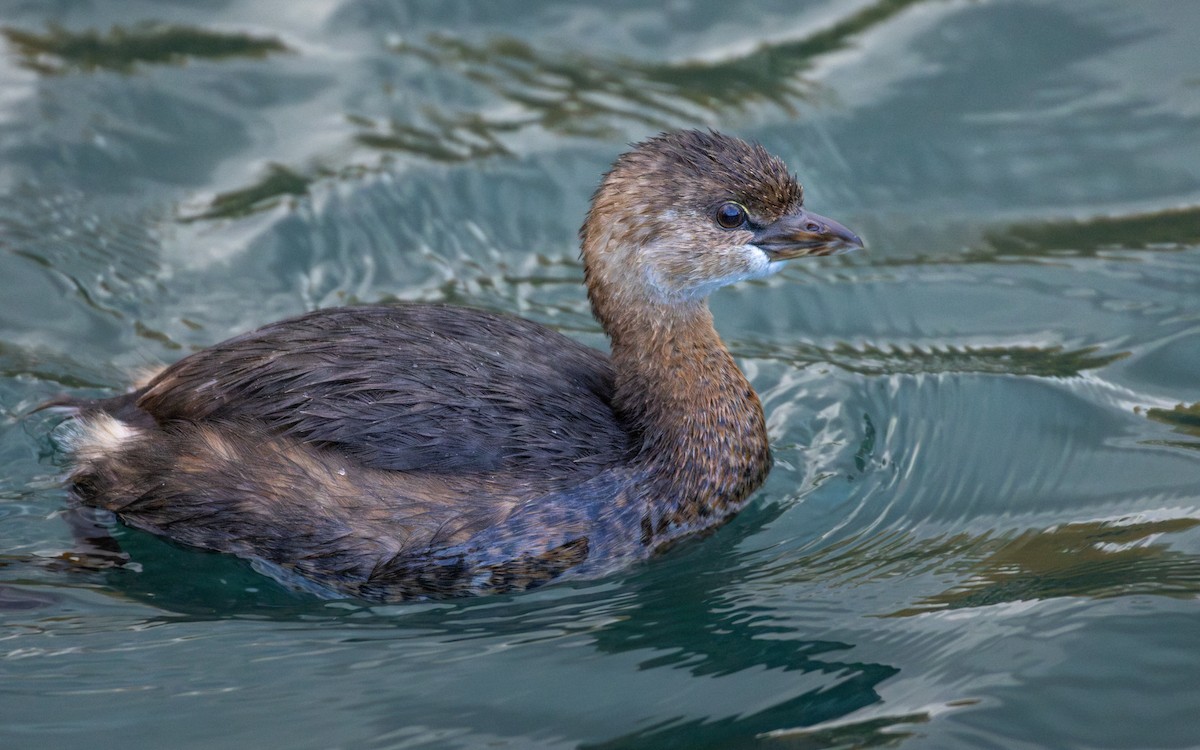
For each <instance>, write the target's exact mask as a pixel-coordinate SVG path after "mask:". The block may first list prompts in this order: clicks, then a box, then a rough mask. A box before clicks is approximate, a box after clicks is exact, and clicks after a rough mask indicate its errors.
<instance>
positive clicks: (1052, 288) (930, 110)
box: [0, 0, 1200, 748]
mask: <svg viewBox="0 0 1200 750" xmlns="http://www.w3.org/2000/svg"><path fill="white" fill-rule="evenodd" d="M1197 28H1200V4H1197V3H1195V2H1193V1H1192V0H1176V1H1175V2H1169V1H1167V0H1155V1H1154V2H1141V3H1131V2H1125V1H1124V0H1112V1H1111V2H1092V1H1087V2H1085V1H1082V0H1059V1H1058V2H1049V1H1040V2H1034V1H1033V0H1028V1H1020V0H1011V1H1005V0H994V1H990V2H989V1H982V0H978V1H977V0H925V1H924V2H921V1H919V0H909V1H908V2H904V1H902V0H861V1H859V2H832V1H828V0H827V1H826V2H817V1H813V0H809V1H807V2H795V1H792V2H766V3H729V2H725V3H712V2H707V3H706V2H687V1H686V0H682V1H680V2H671V3H666V4H664V6H663V7H662V8H658V9H656V8H654V7H652V6H651V5H647V4H646V3H632V2H631V3H607V4H605V5H604V7H603V9H600V8H595V7H591V6H589V5H587V4H582V3H577V4H569V3H561V2H560V3H549V2H547V3H533V2H529V1H528V0H525V1H524V2H487V3H484V2H479V3H467V2H432V1H430V2H410V3H399V2H396V3H388V2H383V1H382V0H359V1H355V0H327V1H324V2H321V1H318V0H298V1H297V2H289V3H256V2H249V1H247V0H242V1H241V2H239V1H237V0H232V1H228V2H227V1H222V0H208V1H206V2H191V3H183V2H163V1H159V2H138V1H136V0H135V1H133V2H130V1H129V0H100V1H93V2H83V1H82V0H59V1H58V2H32V1H26V2H20V1H16V0H4V1H3V2H0V35H2V36H0V300H2V304H0V460H2V461H3V466H4V470H3V472H0V555H2V557H0V747H5V748H62V747H118V746H120V747H132V748H159V747H177V748H212V747H290V748H415V747H420V748H427V747H428V748H485V747H486V748H496V747H508V748H570V747H579V746H587V747H611V748H672V747H680V748H703V747H714V748H724V747H732V748H739V747H765V748H835V747H836V748H851V747H882V746H887V747H905V748H908V747H912V748H917V747H920V748H925V747H946V748H959V747H989V748H1023V747H1028V748H1038V747H1049V748H1067V747H1072V748H1082V747H1090V748H1151V747H1153V748H1182V747H1200V407H1197V406H1195V404H1197V402H1200V54H1198V53H1197V51H1196V33H1197V32H1196V29H1197ZM682 126H712V127H716V128H719V129H721V130H725V131H728V132H731V133H734V134H737V135H740V136H743V137H746V138H753V139H758V140H760V141H762V142H763V143H764V144H765V145H767V146H768V147H769V148H770V149H771V150H772V151H774V152H776V153H778V154H780V155H781V156H783V157H784V158H785V160H786V161H787V162H788V163H789V164H790V165H791V166H792V167H793V168H794V169H795V170H796V171H797V172H798V173H799V175H800V177H801V180H802V182H804V183H805V185H806V188H807V191H806V193H807V198H808V204H809V205H810V206H811V207H812V208H813V209H814V210H816V211H819V212H821V213H825V214H827V215H830V216H834V217H836V218H838V219H840V220H842V221H844V222H845V223H846V224H848V225H849V226H851V227H853V228H855V229H856V230H858V231H859V232H861V233H862V234H863V235H864V236H865V237H866V239H867V242H868V245H869V252H867V253H861V254H858V255H857V256H853V257H846V258H835V259H828V260H820V261H812V262H797V263H796V264H795V266H794V267H793V268H791V269H790V270H789V271H787V272H785V273H784V274H783V275H782V276H780V277H776V278H773V279H771V280H770V281H769V282H766V283H758V284H743V285H741V286H738V287H735V288H732V289H728V290H724V291H721V292H720V293H718V294H717V295H716V297H715V298H714V300H713V307H714V310H715V313H716V316H717V319H718V326H719V328H720V329H721V331H722V333H723V334H724V336H725V338H726V340H727V342H728V343H729V345H730V347H731V349H732V350H733V351H734V353H735V355H736V356H737V357H738V359H739V361H740V362H741V364H742V365H743V367H744V369H745V370H746V372H747V373H748V375H749V376H750V377H751V379H752V380H753V382H754V385H755V386H756V388H757V389H758V390H759V392H760V393H761V394H762V395H763V399H764V402H765V404H766V406H767V409H768V412H769V414H770V428H771V436H772V440H773V443H774V447H775V453H776V457H777V465H776V466H775V469H774V471H773V473H772V475H771V477H770V480H769V481H768V484H767V485H766V487H765V488H764V489H763V490H762V491H760V492H759V493H758V494H757V496H756V498H755V500H754V501H753V503H752V505H751V506H750V508H749V509H748V510H747V511H746V512H745V513H744V514H743V515H742V516H740V517H739V518H738V519H737V520H736V521H735V522H733V523H732V524H731V525H729V526H727V527H725V528H724V529H722V530H721V531H719V532H718V533H716V534H714V535H711V536H709V537H707V538H705V539H702V540H695V541H693V542H689V543H688V544H685V545H682V546H681V547H679V548H677V549H675V550H673V551H672V552H670V553H669V554H667V555H666V556H664V557H661V558H659V559H657V560H654V561H652V562H651V563H649V564H646V565H643V566H641V567H638V568H636V569H633V570H629V571H627V572H625V573H623V574H621V575H617V576H614V577H612V578H609V579H605V580H602V581H598V582H594V583H589V584H579V585H570V586H565V585H564V586H557V587H553V586H552V587H548V588H546V589H542V590H539V591H536V592H533V593H530V594H526V595H520V596H512V597H503V598H492V599H481V600H476V601H469V602H452V603H437V604H417V605H411V606H394V607H365V606H362V605H360V604H357V603H354V602H328V601H322V600H319V599H316V598H312V597H309V596H306V595H303V594H298V593H293V592H290V591H287V590H284V589H283V588H281V587H280V586H278V585H277V584H275V583H273V582H271V581H270V580H269V579H266V578H263V577H260V576H258V575H257V574H255V573H254V572H253V571H251V570H249V569H248V568H247V567H246V566H244V565H243V564H241V563H240V562H237V561H234V560H229V559H226V558H222V557H219V556H215V555H208V554H203V553H199V552H195V551H189V550H185V549H180V548H176V547H173V546H171V545H169V544H166V543H164V542H161V541H159V540H157V539H154V538H152V537H149V536H146V535H144V534H141V533H137V532H132V531H129V530H124V529H118V530H117V531H116V532H115V534H116V536H117V537H118V539H119V540H120V542H121V544H122V545H123V547H124V548H125V550H126V551H127V552H128V553H129V554H130V555H131V556H132V559H133V561H134V562H133V563H132V564H130V565H129V566H127V567H126V568H125V569H120V570H110V571H108V572H87V571H84V570H73V569H71V566H69V565H64V564H61V563H60V562H58V561H57V560H56V558H57V556H59V555H60V554H62V553H63V552H64V551H65V550H67V549H69V548H70V547H71V535H70V532H69V529H68V528H67V526H66V524H65V522H64V520H63V519H62V518H61V517H60V516H59V511H61V509H62V508H63V507H64V503H65V498H66V495H65V492H64V490H63V488H62V487H61V485H60V483H59V478H60V475H61V473H62V470H63V460H62V457H61V456H60V455H58V454H57V453H56V452H55V449H54V445H53V443H52V441H51V440H50V437H49V431H50V429H51V428H52V427H53V425H54V422H55V420H54V418H53V417H51V416H49V415H44V414H38V415H35V416H33V417H29V418H22V416H21V415H22V414H23V413H24V412H26V411H27V410H28V409H30V408H31V407H33V406H34V405H36V404H38V403H39V402H41V401H43V400H45V399H47V398H51V397H53V396H56V395H58V394H61V393H64V392H65V393H72V394H79V395H82V394H103V393H113V392H117V391H119V390H120V389H121V388H122V387H123V386H124V384H125V383H127V382H128V381H129V379H130V377H131V375H132V373H134V372H135V371H137V370H138V369H140V368H145V367H148V366H153V365H155V364H159V363H163V362H167V361H171V360H173V359H175V358H178V357H179V356H181V355H182V354H184V353H185V352H188V351H190V350H192V349H195V348H200V347H203V346H205V345H207V344H211V343H214V342H216V341H219V340H221V339H223V338H225V337H227V336H229V335H232V334H234V333H236V332H240V331H242V330H245V329H248V328H251V327H253V326H255V325H258V324H262V323H265V322H268V321H271V320H273V319H277V318H279V317H283V316H285V315H289V314H292V313H297V312H300V311H302V310H306V309H311V308H314V307H321V306H328V305H334V304H340V303H345V302H350V301H379V300H387V299H395V298H401V299H422V300H449V301H454V302H462V303H470V304H474V305H481V306H485V307H489V308H495V309H501V310H508V311H515V312H519V313H520V314H522V315H525V316H527V317H530V318H534V319H536V320H539V321H542V322H546V323H549V324H551V325H553V326H555V327H557V328H559V329H561V330H563V331H566V332H568V333H569V334H571V335H573V336H576V337H578V338H580V339H581V340H584V341H586V342H588V343H592V344H594V345H597V346H603V345H604V341H603V337H602V336H601V334H600V332H599V329H598V327H597V326H596V324H595V323H594V322H593V321H592V319H591V317H590V315H589V313H588V309H587V305H586V303H585V301H584V297H583V293H582V288H581V287H580V284H579V281H580V278H581V269H580V266H579V264H578V262H577V259H576V256H577V248H576V241H575V232H576V229H577V227H578V225H579V223H580V222H581V220H582V216H583V212H584V210H585V208H586V206H587V200H588V197H589V195H590V193H591V190H592V189H593V187H594V186H595V183H596V181H597V179H598V176H599V174H600V173H601V172H602V171H603V170H604V169H605V168H606V167H607V165H608V164H609V163H610V162H611V160H612V159H613V158H614V157H615V156H616V154H618V153H619V152H620V151H621V150H623V148H624V147H625V144H626V143H628V142H629V141H632V140H637V139H640V138H643V137H645V136H647V135H649V134H652V133H654V132H657V131H658V130H660V129H663V128H668V127H682Z"/></svg>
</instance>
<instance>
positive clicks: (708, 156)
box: [70, 130, 862, 601]
mask: <svg viewBox="0 0 1200 750" xmlns="http://www.w3.org/2000/svg"><path fill="white" fill-rule="evenodd" d="M580 238H581V240H582V258H583V264H584V278H585V283H586V285H587V292H588V298H589V299H590V301H591V306H592V311H593V313H594V314H595V316H596V318H597V319H598V320H599V322H600V324H601V325H602V326H603V328H604V330H605V332H606V333H607V334H608V337H609V339H610V342H611V351H612V354H611V356H605V355H604V354H603V353H601V352H599V351H596V350H593V349H591V348H588V347H585V346H583V345H581V344H579V343H577V342H575V341H572V340H571V339H569V338H567V337H565V336H563V335H561V334H559V333H556V332H555V331H552V330H550V329H548V328H546V327H544V326H541V325H538V324H536V323H532V322H530V321H527V320H522V319H519V318H515V317H510V316H508V315H502V314H498V313H493V312H486V311H483V310H476V309H471V308H464V307H454V306H447V305H437V304H397V305H386V306H383V305H381V306H364V307H346V308H335V309H328V310H318V311H315V312H310V313H308V314H305V315H301V316H299V317H295V318H291V319H289V320H284V321H281V322H278V323H274V324H272V325H268V326H266V327H264V328H260V329H258V330H257V331H253V332H251V333H247V334H244V335H242V336H238V337H236V338H233V339H230V340H229V341H226V342H224V343H222V344H217V345H216V346H213V347H211V348H209V349H205V350H203V351H200V352H196V353H194V354H191V355H189V356H187V357H185V358H184V359H182V360H180V361H179V362H176V363H175V364H174V365H171V366H170V367H168V368H166V369H165V370H164V371H162V372H161V373H160V374H158V375H157V376H156V377H154V378H153V379H152V380H150V381H149V382H148V383H147V384H146V385H144V386H143V387H140V388H137V389H136V390H134V391H132V392H130V393H127V394H125V395H121V396H116V397H113V398H107V399H99V400H94V401H75V402H73V403H71V404H70V405H71V406H72V408H73V409H74V410H75V412H76V415H75V418H76V420H77V427H76V429H75V430H74V438H73V439H72V441H71V445H70V447H71V450H72V451H73V454H74V455H73V460H74V466H73V471H72V474H71V482H72V485H73V492H74V494H75V495H76V496H77V497H78V498H79V500H80V501H81V502H83V503H84V504H86V505H92V506H96V507H100V508H106V509H108V510H110V511H113V512H115V513H116V514H117V515H118V517H119V518H120V519H122V520H123V521H124V522H125V523H126V524H128V525H130V526H133V527H136V528H139V529H144V530H146V531H149V532H152V533H154V534H160V535H162V536H164V537H166V538H168V539H172V540H174V541H176V542H180V543H182V544H185V545H191V546H194V547H199V548H202V549H207V550H215V551H219V552H226V553H231V554H234V555H238V556H240V557H243V558H248V559H250V560H252V561H256V562H257V563H259V564H260V566H259V567H265V568H266V569H268V570H269V571H271V572H272V573H273V574H276V577H279V578H281V579H283V580H287V579H289V578H296V577H297V576H298V577H299V580H303V581H305V585H311V584H316V587H317V588H319V589H321V590H323V591H324V590H327V591H329V592H330V593H332V594H334V595H344V596H353V597H359V598H363V599H367V600H374V601H397V600H403V599H412V598H426V597H442V596H460V595H468V594H483V593H494V592H502V591H515V590H522V589H528V588H531V587H534V586H537V585H540V584H542V583H545V582H547V581H549V580H551V579H558V578H567V577H595V576H599V575H603V574H605V573H608V572H611V571H613V570H614V569H616V568H618V567H620V566H622V565H625V564H628V563H630V562H632V561H635V560H639V559H642V558H645V557H647V556H649V555H651V554H652V553H653V552H655V551H656V550H659V549H662V548H663V547H664V546H666V545H668V544H669V543H671V542H673V541H674V540H677V539H679V538H680V537H682V536H684V535H687V534H690V533H693V532H696V531H699V530H702V529H708V528H711V527H714V526H717V525H719V524H721V523H722V522H724V521H726V520H728V519H729V518H730V517H731V516H732V515H733V514H734V513H736V512H737V511H738V510H739V509H740V508H741V507H742V506H743V505H744V503H745V502H746V499H747V497H748V496H749V494H750V493H751V492H752V491H753V490H755V489H756V488H757V487H758V486H759V485H761V484H762V482H763V480H764V479H765V478H766V475H767V472H768V470H769V468H770V463H771V454H770V449H769V446H768V442H767V431H766V422H765V419H764V417H763V410H762V405H761V404H760V402H759V399H758V396H757V395H756V394H755V393H754V391H753V389H752V388H751V387H750V383H749V382H748V381H747V380H746V378H745V376H744V375H743V374H742V372H741V371H740V370H739V369H738V367H737V365H736V364H735V363H734V361H733V358H732V357H731V356H730V354H729V352H728V350H726V348H725V346H724V345H723V344H722V342H721V339H720V338H719V337H718V335H717V332H716V330H715V329H714V328H713V320H712V315H711V313H710V312H709V309H708V303H707V297H708V295H709V293H710V292H712V291H713V290H715V289H717V288H719V287H721V286H724V285H726V284H731V283H733V282H736V281H740V280H742V279H753V278H759V277H763V276H767V275H769V274H771V273H773V272H775V271H776V270H778V269H779V267H780V265H781V264H782V262H783V261H785V260H787V259H790V258H798V257H801V256H808V255H830V254H833V253H837V252H842V251H846V250H851V249H854V248H859V247H862V242H861V240H859V238H858V237H857V236H855V235H854V234H853V233H852V232H850V231H849V230H848V229H846V228H845V227H843V226H842V225H841V224H838V223H837V222H835V221H832V220H830V219H826V218H824V217H821V216H818V215H816V214H813V213H810V212H809V211H807V210H806V209H805V208H803V195H802V190H801V187H800V186H799V184H798V183H797V182H796V179H795V178H794V177H793V176H792V175H791V174H790V173H789V172H788V170H787V168H786V167H785V166H784V164H783V163H782V162H781V161H780V160H779V159H778V158H776V157H774V156H772V155H770V154H768V153H767V151H766V150H764V149H763V148H762V147H761V146H759V145H750V144H747V143H745V142H743V141H741V140H738V139H736V138H732V137H729V136H725V135H721V134H719V133H715V132H700V131H694V130H689V131H682V132H674V133H664V134H661V135H659V136H657V137H654V138H651V139H649V140H647V141H645V142H642V143H639V144H636V145H635V146H634V147H633V149H632V150H631V151H629V152H628V153H625V154H624V155H622V156H621V157H619V158H618V159H617V161H616V163H615V164H614V165H613V167H612V169H611V170H610V171H609V172H608V173H607V174H606V175H605V176H604V178H603V179H602V181H601V183H600V186H599V188H598V189H597V190H596V192H595V195H594V196H593V198H592V205H591V209H590V210H589V211H588V214H587V219H586V221H585V222H584V224H583V228H582V229H581V230H580ZM263 563H265V565H262V564H263Z"/></svg>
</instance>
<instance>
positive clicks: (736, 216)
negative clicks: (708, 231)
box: [717, 202, 746, 229]
mask: <svg viewBox="0 0 1200 750" xmlns="http://www.w3.org/2000/svg"><path fill="white" fill-rule="evenodd" d="M717 223H718V224H720V225H721V226H723V227H725V228H726V229H737V228H738V227H740V226H741V225H743V224H745V223H746V209H744V208H742V207H741V206H739V205H738V204H736V203H733V202H730V203H722V204H721V207H720V208H718V209H717Z"/></svg>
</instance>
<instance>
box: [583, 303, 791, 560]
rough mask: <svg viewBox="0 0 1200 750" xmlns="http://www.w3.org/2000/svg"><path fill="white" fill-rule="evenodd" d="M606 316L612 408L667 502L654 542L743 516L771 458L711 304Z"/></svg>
mask: <svg viewBox="0 0 1200 750" xmlns="http://www.w3.org/2000/svg"><path fill="white" fill-rule="evenodd" d="M607 312H610V314H608V315H605V316H604V317H605V318H607V319H602V321H601V322H602V323H604V325H605V329H606V330H607V331H608V333H609V336H610V338H611V340H612V360H613V365H614V367H615V369H616V373H617V375H616V395H615V402H616V403H615V406H616V408H617V410H618V413H619V414H620V415H621V417H622V418H623V419H624V420H625V421H626V422H627V424H629V426H630V429H631V430H633V431H635V432H636V433H638V434H639V435H640V436H641V439H642V450H641V454H640V456H639V458H638V461H639V463H642V464H644V465H645V466H646V467H647V468H648V469H650V471H651V474H652V476H653V480H652V481H653V482H654V483H655V484H656V485H657V486H656V487H655V494H656V495H657V496H659V497H660V498H661V502H662V508H661V511H662V513H661V514H659V516H658V517H657V518H656V519H655V521H654V525H655V527H656V528H655V529H654V532H655V536H656V537H660V536H663V535H664V534H665V536H666V537H672V536H674V535H675V534H673V533H670V531H671V530H672V529H675V530H678V531H686V530H687V527H688V526H689V525H694V524H696V523H700V524H702V525H710V524H711V523H712V520H711V518H710V517H712V516H716V517H720V516H723V515H726V514H728V513H731V512H733V511H735V510H737V509H738V508H739V507H740V504H741V502H742V501H743V500H744V499H745V498H746V496H747V495H749V494H750V492H752V491H753V490H754V489H755V488H757V487H758V486H759V485H760V484H761V483H762V481H763V479H765V478H766V473H767V471H768V469H769V468H770V461H771V456H770V449H769V447H768V443H767V431H766V422H765V419H764V418H763V411H762V405H761V403H760V402H759V400H758V396H757V395H756V394H755V393H754V390H753V389H752V388H751V387H750V383H749V382H748V381H747V380H746V377H745V376H744V375H743V374H742V372H741V370H739V369H738V367H737V365H736V364H735V363H734V361H733V357H731V356H730V354H729V351H728V350H727V349H726V348H725V345H724V344H723V343H722V342H721V339H720V337H719V336H718V335H717V332H716V329H714V328H713V322H712V314H711V313H710V312H709V310H708V306H707V303H705V302H704V301H703V300H698V301H694V302H688V303H685V304H682V305H681V304H678V303H676V304H672V305H640V306H638V307H636V308H633V309H630V308H625V309H623V310H622V311H621V313H620V314H618V315H613V314H611V311H607ZM706 518H709V519H710V520H708V521H707V522H705V520H704V519H706ZM658 527H661V528H658Z"/></svg>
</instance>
